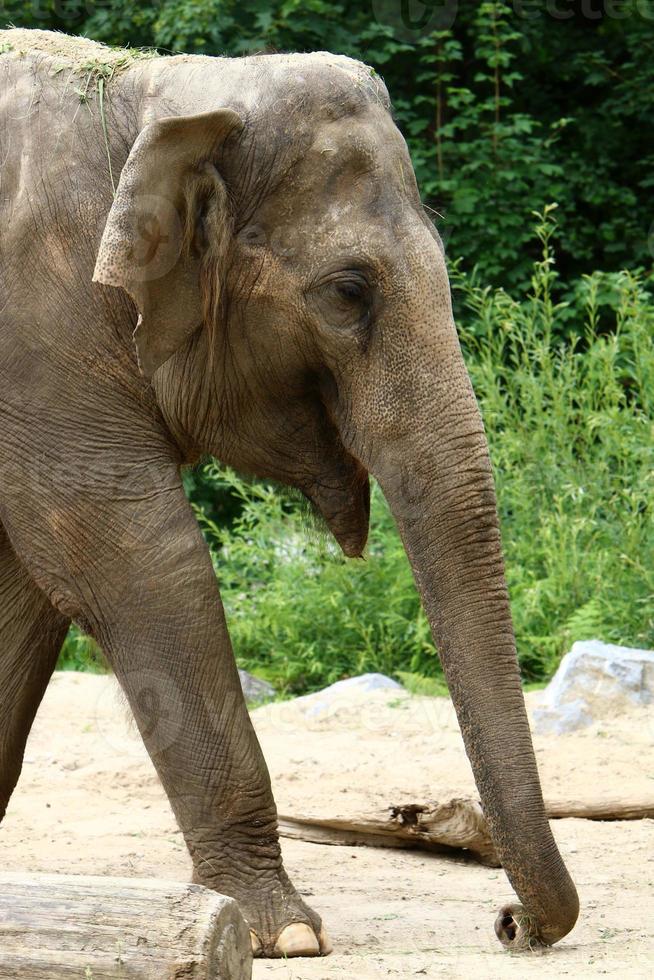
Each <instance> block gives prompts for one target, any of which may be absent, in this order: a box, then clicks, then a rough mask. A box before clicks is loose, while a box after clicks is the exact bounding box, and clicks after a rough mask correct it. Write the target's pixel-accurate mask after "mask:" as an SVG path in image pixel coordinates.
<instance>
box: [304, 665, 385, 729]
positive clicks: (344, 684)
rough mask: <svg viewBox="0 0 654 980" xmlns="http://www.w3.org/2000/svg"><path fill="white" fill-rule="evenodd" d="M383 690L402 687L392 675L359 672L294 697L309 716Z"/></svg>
mask: <svg viewBox="0 0 654 980" xmlns="http://www.w3.org/2000/svg"><path fill="white" fill-rule="evenodd" d="M384 690H393V691H397V690H400V691H401V690H403V688H402V685H401V684H398V683H397V681H394V680H393V678H392V677H386V675H385V674H360V675H359V676H358V677H348V678H347V679H346V680H344V681H336V683H335V684H330V686H329V687H325V688H324V689H323V690H322V691H316V692H315V693H314V694H305V695H304V696H303V697H301V698H296V699H295V704H297V705H300V707H301V708H302V709H303V710H304V713H305V714H306V716H307V717H309V718H311V717H315V716H316V715H321V714H323V713H324V712H326V711H330V710H331V709H333V708H334V707H335V706H337V705H346V704H347V703H348V701H352V700H354V699H355V698H357V697H358V696H360V695H361V694H368V693H370V692H371V691H384Z"/></svg>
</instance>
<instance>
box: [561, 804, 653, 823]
mask: <svg viewBox="0 0 654 980" xmlns="http://www.w3.org/2000/svg"><path fill="white" fill-rule="evenodd" d="M545 808H546V810H547V816H548V817H551V819H552V820H562V819H565V818H567V817H575V818H577V819H579V820H646V819H647V818H652V817H654V799H651V800H627V799H613V800H612V799H602V800H550V801H549V802H546V803H545Z"/></svg>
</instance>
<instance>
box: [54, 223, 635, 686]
mask: <svg viewBox="0 0 654 980" xmlns="http://www.w3.org/2000/svg"><path fill="white" fill-rule="evenodd" d="M553 211H554V206H550V207H548V208H546V209H545V210H544V211H543V213H542V214H540V215H538V216H537V218H538V225H537V229H536V232H537V240H538V241H539V242H540V248H541V249H542V257H541V259H540V261H538V262H537V263H536V264H535V265H534V266H533V270H532V276H531V283H530V286H529V288H528V289H527V290H525V291H524V293H523V294H522V295H510V294H509V293H507V292H505V291H504V290H502V289H491V288H490V287H481V286H479V285H478V284H477V283H476V281H475V277H474V276H470V275H466V274H464V273H462V272H461V271H460V270H459V269H458V268H457V267H456V266H455V267H454V268H453V269H452V286H453V289H454V291H455V293H457V294H458V296H459V299H460V301H461V305H462V307H463V308H464V309H465V311H466V312H465V315H464V318H463V322H462V324H461V326H460V334H461V339H462V344H463V347H464V353H465V357H466V361H467V364H468V368H469V371H470V374H471V377H472V380H473V383H474V386H475V390H476V392H477V396H478V398H479V400H480V403H481V407H482V412H483V415H484V420H485V425H486V431H487V434H488V439H489V443H490V447H491V457H492V460H493V465H494V470H495V478H496V483H497V492H498V504H499V511H500V519H501V524H502V535H503V542H504V550H505V555H506V564H507V577H508V582H509V589H510V593H511V599H512V608H513V614H514V619H515V627H516V636H517V643H518V651H519V656H520V661H521V664H522V668H523V673H524V675H525V677H526V678H527V679H529V680H537V679H542V678H545V677H548V676H550V675H551V673H552V672H553V671H554V670H555V668H556V666H557V664H558V661H559V659H560V657H561V655H562V654H563V653H564V652H565V650H566V649H568V648H569V646H570V644H571V643H572V642H573V641H574V640H575V639H583V638H589V637H598V638H600V639H603V640H608V641H614V642H619V643H626V644H638V645H643V646H648V645H649V646H654V615H653V612H652V609H653V608H654V604H653V603H652V599H653V598H654V571H653V570H654V533H653V521H652V499H654V494H653V491H654V487H653V485H652V484H653V482H654V478H653V473H654V422H653V416H654V413H653V411H652V409H653V404H652V402H653V400H654V350H653V346H652V337H653V335H654V310H652V307H651V305H650V303H649V301H648V294H647V292H646V288H645V287H646V282H645V279H644V276H642V275H638V274H635V273H630V272H620V273H611V274H602V273H595V274H594V275H592V276H587V277H584V278H583V279H582V280H581V281H580V282H579V283H578V284H577V285H576V287H575V289H574V291H573V296H574V299H573V300H571V301H570V303H567V304H564V303H555V302H554V300H553V295H554V294H555V292H556V285H557V272H556V268H555V265H554V257H553V253H552V242H551V239H552V235H553V232H554V230H555V222H554V218H553ZM570 318H573V319H574V320H575V322H576V329H575V331H574V336H573V337H568V339H565V340H563V339H561V338H562V336H563V331H561V330H560V321H561V320H562V319H570ZM189 486H190V489H191V491H192V493H193V495H194V497H195V500H196V502H195V503H194V508H195V510H196V513H197V514H198V518H199V520H200V523H201V526H202V527H203V530H204V532H205V535H206V537H207V540H208V541H209V544H210V546H211V549H212V554H213V558H214V564H215V568H216V573H217V575H218V578H219V581H220V585H221V591H222V595H223V599H224V603H225V607H226V612H227V618H228V622H229V626H230V632H231V635H232V639H233V642H234V647H235V651H236V655H237V658H238V661H239V663H240V665H241V666H243V667H245V668H246V669H249V670H253V671H255V672H256V673H259V674H261V675H263V676H266V677H267V678H269V679H270V680H271V681H272V682H273V683H274V684H276V685H277V686H278V687H279V688H280V689H281V690H284V691H287V692H302V691H307V690H312V689H315V688H318V687H321V686H324V685H325V684H328V683H330V682H332V681H335V680H337V679H338V678H341V677H344V676H348V675H352V674H358V673H361V672H364V671H368V670H379V671H382V672H384V673H387V674H395V675H396V676H398V677H400V678H402V679H403V680H404V681H407V678H408V677H409V675H412V677H413V678H415V677H416V676H417V678H418V679H417V680H413V681H411V685H410V686H412V687H413V688H415V689H422V688H421V685H420V680H419V678H420V677H427V678H438V677H439V675H440V668H439V664H438V659H437V656H436V653H435V650H434V647H433V644H432V641H431V637H430V634H429V629H428V625H427V622H426V620H425V617H424V615H423V613H422V611H421V608H420V604H419V601H418V596H417V593H416V590H415V587H414V585H413V580H412V577H411V572H410V570H409V566H408V562H407V559H406V557H405V555H404V550H403V548H402V545H401V543H400V541H399V538H398V535H397V532H396V529H395V526H394V523H393V520H392V518H391V516H390V513H389V511H388V508H387V506H386V504H385V502H384V499H383V497H382V495H381V493H380V491H379V488H378V487H374V488H373V495H372V517H371V535H370V544H369V549H368V555H367V558H366V560H364V561H361V560H358V561H348V560H346V559H344V558H343V557H342V556H341V555H340V552H339V551H338V548H337V546H336V544H335V543H334V542H333V541H332V540H331V539H330V538H329V537H328V536H326V535H322V536H321V535H317V534H316V533H315V531H312V530H311V529H308V528H307V521H306V515H305V511H304V508H303V507H302V506H300V504H298V502H296V501H294V500H293V499H289V497H288V495H286V494H283V493H280V492H279V491H278V490H277V489H276V488H274V487H272V486H269V485H262V484H257V483H248V482H246V481H244V480H243V479H241V478H240V477H238V476H237V475H236V474H234V473H231V472H229V471H225V470H223V469H221V468H219V467H218V465H217V464H216V463H209V464H207V465H206V466H205V468H204V472H203V473H202V474H200V475H198V474H196V475H195V478H194V480H193V481H190V483H189ZM198 486H201V487H202V488H203V493H202V497H198V495H197V487H198ZM212 487H213V488H215V490H216V492H217V493H220V494H223V495H224V494H225V490H226V488H227V489H228V490H229V494H230V499H231V501H232V508H233V509H232V514H233V513H234V512H235V508H234V502H235V501H240V511H239V512H238V516H236V517H235V518H234V519H233V520H232V522H231V523H221V524H220V525H218V524H217V523H216V521H215V520H214V519H213V516H212V513H211V511H210V510H209V509H208V508H207V507H206V506H205V504H204V502H203V501H204V500H206V499H209V498H210V496H211V488H212ZM198 500H199V502H197V501H198ZM71 643H74V644H76V645H77V646H76V648H75V649H76V650H77V654H76V655H75V656H76V657H77V661H78V662H79V660H80V659H82V660H83V652H84V651H83V648H82V647H80V644H81V643H82V641H81V639H80V638H79V636H77V635H76V636H75V637H74V639H73V640H70V641H69V643H68V644H67V646H66V651H65V653H66V656H67V657H68V659H69V661H70V660H74V659H75V656H73V655H71V653H70V644H71ZM80 651H81V657H80ZM409 680H411V678H410V677H409ZM437 687H438V685H437Z"/></svg>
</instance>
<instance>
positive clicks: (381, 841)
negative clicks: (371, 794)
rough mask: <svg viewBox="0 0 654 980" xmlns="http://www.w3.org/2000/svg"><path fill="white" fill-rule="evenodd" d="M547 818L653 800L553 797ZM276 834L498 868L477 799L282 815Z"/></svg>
mask: <svg viewBox="0 0 654 980" xmlns="http://www.w3.org/2000/svg"><path fill="white" fill-rule="evenodd" d="M546 809H547V815H548V816H549V817H550V818H552V819H562V818H566V817H574V818H578V819H584V820H640V819H644V818H647V817H654V800H649V801H640V802H630V801H627V800H595V801H588V802H581V801H574V800H554V801H550V802H549V803H546ZM279 831H280V834H281V835H282V837H290V838H294V839H295V840H306V841H310V842H312V843H314V844H335V845H346V846H348V845H349V846H358V845H365V846H368V847H401V848H419V849H421V850H426V851H433V852H436V853H441V854H450V855H451V854H458V855H461V854H463V853H467V854H469V855H470V856H471V857H472V858H474V859H475V860H476V861H479V863H480V864H484V865H486V866H487V867H491V868H499V867H500V861H499V859H498V856H497V853H496V851H495V846H494V844H493V842H492V840H491V837H490V833H489V831H488V826H487V824H486V820H485V818H484V815H483V813H482V810H481V806H480V804H479V803H478V802H477V800H472V799H453V800H449V801H448V802H447V803H425V804H422V803H408V804H404V805H402V806H389V807H388V808H387V809H385V810H378V811H377V812H374V813H372V814H370V815H362V816H358V815H357V816H352V817H306V816H295V815H290V814H282V815H280V817H279Z"/></svg>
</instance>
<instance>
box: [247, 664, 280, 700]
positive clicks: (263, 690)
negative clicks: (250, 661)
mask: <svg viewBox="0 0 654 980" xmlns="http://www.w3.org/2000/svg"><path fill="white" fill-rule="evenodd" d="M238 676H239V677H240V678H241V687H242V688H243V694H244V695H245V700H246V701H250V702H254V703H258V702H259V701H270V700H272V698H274V697H276V696H277V691H276V690H275V688H274V687H273V686H272V684H269V683H268V681H263V680H261V678H260V677H254V675H253V674H248V672H247V670H240V669H239V672H238Z"/></svg>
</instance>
